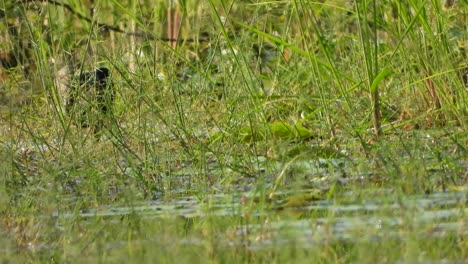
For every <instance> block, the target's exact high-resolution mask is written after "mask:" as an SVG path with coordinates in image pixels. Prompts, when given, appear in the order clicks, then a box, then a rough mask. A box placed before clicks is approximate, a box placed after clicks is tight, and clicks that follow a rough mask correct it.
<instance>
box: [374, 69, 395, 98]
mask: <svg viewBox="0 0 468 264" xmlns="http://www.w3.org/2000/svg"><path fill="white" fill-rule="evenodd" d="M391 73H392V71H390V70H389V69H387V68H385V69H383V70H382V71H381V72H380V73H379V74H378V75H377V76H376V77H375V79H374V81H373V82H372V85H371V87H370V91H371V93H375V91H377V87H379V84H380V82H381V81H382V80H383V78H385V77H387V76H388V75H390V74H391Z"/></svg>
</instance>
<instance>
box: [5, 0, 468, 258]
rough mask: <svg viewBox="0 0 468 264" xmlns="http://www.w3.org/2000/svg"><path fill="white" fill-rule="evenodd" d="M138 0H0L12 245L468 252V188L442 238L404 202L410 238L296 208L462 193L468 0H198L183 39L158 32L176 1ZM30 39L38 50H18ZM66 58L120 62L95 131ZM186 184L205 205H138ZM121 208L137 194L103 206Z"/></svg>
mask: <svg viewBox="0 0 468 264" xmlns="http://www.w3.org/2000/svg"><path fill="white" fill-rule="evenodd" d="M447 2H449V1H447ZM86 3H87V2H86ZM132 3H133V5H130V4H129V3H126V2H118V1H96V2H95V6H94V7H91V6H89V5H88V4H85V2H82V1H68V4H69V7H70V8H71V9H66V8H65V7H64V6H62V5H57V4H53V3H52V2H49V3H44V4H40V2H35V1H25V2H24V3H21V4H17V5H15V4H14V1H3V2H2V7H1V8H2V11H4V12H2V13H1V15H2V19H3V21H4V23H3V24H2V28H1V31H2V32H4V33H5V34H4V35H5V36H6V37H2V54H1V55H2V56H0V58H1V59H2V65H1V66H2V69H1V78H2V82H1V86H2V90H1V94H0V96H1V98H0V99H1V100H0V102H2V106H1V121H2V122H1V124H0V126H1V127H0V130H1V131H2V133H1V134H0V143H1V145H0V147H1V148H2V151H1V155H2V156H1V157H0V159H1V160H2V161H1V163H0V166H1V169H2V171H3V172H4V173H3V175H4V177H3V178H2V183H3V184H2V187H1V190H2V195H1V196H0V201H1V207H0V208H1V216H2V223H1V228H0V231H1V233H6V234H8V240H7V241H2V242H1V243H2V246H3V245H5V246H4V248H5V249H4V253H5V254H0V255H2V256H3V257H2V260H14V261H19V262H20V261H26V262H43V261H51V262H65V261H73V262H75V261H76V262H89V261H91V262H95V261H103V262H117V261H120V260H122V259H128V260H131V261H132V262H133V261H134V262H154V260H155V259H157V260H158V262H191V263H192V262H206V260H207V259H211V260H212V261H213V262H239V261H243V262H267V261H268V262H307V263H310V262H317V263H321V262H323V263H330V262H337V263H348V262H362V263H375V262H377V261H378V262H388V263H394V262H398V261H403V262H408V263H418V262H425V260H435V261H438V260H443V259H448V260H453V261H458V260H460V261H466V259H467V258H468V256H467V255H466V251H465V250H464V249H465V248H466V241H464V239H463V236H466V231H464V227H465V226H466V223H463V214H466V209H465V208H466V199H465V200H463V199H462V200H461V201H460V202H459V204H458V205H457V206H456V208H458V209H459V210H460V218H457V219H454V221H458V222H462V223H461V224H460V226H461V227H460V228H459V229H458V230H449V231H447V232H446V233H445V235H444V236H442V237H440V238H438V237H436V236H431V234H432V233H436V231H437V228H438V227H437V225H436V224H437V222H435V223H430V224H428V225H427V226H413V225H412V223H413V222H412V219H413V218H415V217H416V216H415V213H414V208H405V207H404V206H403V207H399V209H396V210H387V209H383V208H384V206H383V207H382V210H380V211H377V212H376V213H375V214H376V217H382V218H385V217H387V216H388V217H391V216H393V215H394V214H397V215H399V216H401V217H402V219H403V220H405V221H406V222H404V223H406V224H404V225H401V226H399V227H398V228H401V229H402V230H401V234H402V235H401V236H400V237H397V238H395V237H392V236H390V235H388V237H386V236H385V234H384V235H382V234H381V233H379V232H378V230H376V229H373V228H371V227H368V228H363V227H362V229H359V228H357V229H356V230H353V232H355V233H354V236H352V237H351V238H350V239H346V240H343V241H340V240H339V239H334V236H333V234H332V231H330V230H332V229H331V228H332V225H333V223H334V222H335V221H337V219H339V218H340V217H341V215H339V214H337V213H336V212H335V211H333V210H331V209H330V210H329V211H319V210H316V209H310V210H306V211H305V212H304V211H301V210H295V208H296V207H299V208H301V207H303V206H307V205H310V204H314V203H315V202H317V203H320V202H321V201H325V202H331V203H333V205H336V206H340V205H346V204H349V203H350V201H349V200H350V198H349V196H347V194H348V193H350V192H351V193H352V197H354V198H353V199H352V200H353V202H356V203H358V204H359V203H360V201H369V200H374V199H375V200H378V201H382V200H383V203H384V204H387V203H388V205H392V204H394V203H395V201H398V202H399V201H405V200H406V199H407V198H408V197H411V195H420V194H423V193H426V194H430V193H434V192H440V191H448V190H459V189H461V190H462V191H465V192H466V188H465V189H463V187H460V186H463V185H465V184H466V183H467V174H466V166H467V162H466V146H467V137H466V132H465V131H466V115H467V109H468V107H467V105H466V104H467V100H466V96H467V93H466V85H467V84H466V81H464V79H463V78H465V79H466V76H465V75H466V68H467V65H466V40H465V39H466V25H465V21H464V19H463V17H466V8H463V7H464V6H466V4H465V3H464V2H463V1H458V2H457V3H456V4H455V6H453V7H450V3H448V4H447V3H442V2H439V1H432V2H427V1H409V2H408V3H406V2H405V3H402V2H400V1H386V2H382V3H380V2H378V1H370V2H369V3H368V4H367V5H366V4H361V3H360V2H359V1H356V2H351V1H327V2H325V3H319V2H310V1H280V2H266V1H265V2H264V1H262V2H258V3H244V2H237V1H214V0H210V1H206V2H203V1H190V0H187V1H181V3H180V6H178V7H176V11H175V12H179V15H180V17H181V20H180V28H179V31H178V37H179V38H180V39H179V41H178V42H177V45H176V46H175V47H172V46H171V45H169V43H167V42H165V41H160V40H158V38H164V37H165V36H164V32H165V29H166V25H167V12H166V11H167V8H169V6H168V4H167V3H166V2H165V1H156V4H154V3H150V1H139V2H136V1H134V2H132ZM70 10H74V13H73V12H71V11H70ZM80 16H82V17H87V18H89V19H88V20H85V19H80V18H79V17H80ZM105 24H107V25H111V26H114V27H118V28H120V29H122V30H123V31H126V32H129V31H131V32H133V33H135V31H136V33H137V34H133V35H131V34H125V33H122V32H118V31H115V30H111V29H109V28H107V27H105V26H104V25H105ZM13 29H16V31H15V30H13ZM206 35H208V36H209V40H210V41H208V42H206V41H205V36H206ZM202 36H203V37H202ZM19 40H21V42H19ZM188 40H190V41H188ZM23 42H26V43H29V44H30V45H32V46H33V47H32V48H31V47H30V45H29V46H28V45H24V44H19V43H23ZM254 45H256V47H265V49H267V48H268V49H273V50H274V51H275V52H274V53H275V54H276V55H277V56H276V57H275V58H274V59H268V60H266V59H265V58H266V57H262V56H256V55H255V53H256V52H257V53H258V50H257V51H255V49H254V48H253V47H254ZM12 50H13V51H15V52H16V53H11V52H10V51H12ZM18 54H29V57H28V60H27V61H24V59H22V60H23V61H20V62H21V63H20V65H19V66H16V67H10V66H8V65H7V64H5V59H4V58H6V57H7V55H8V56H13V55H15V56H16V57H18V58H20V57H21V56H19V55H18ZM23 57H24V56H23ZM23 57H21V58H23ZM30 65H34V66H30ZM67 65H68V66H69V65H72V66H74V68H75V70H76V71H78V73H79V72H83V71H87V70H93V69H95V68H97V67H100V66H106V67H108V68H110V69H111V70H112V79H113V85H114V87H115V89H116V95H117V97H116V102H115V105H114V109H113V115H112V117H111V118H110V120H109V122H107V123H106V126H105V128H104V129H103V133H102V135H100V136H99V138H98V139H96V138H95V137H94V136H93V134H92V133H91V132H90V131H89V130H86V129H82V128H79V127H76V126H75V125H74V122H73V121H74V120H71V118H70V117H69V116H68V115H67V114H66V113H64V111H63V108H64V105H63V98H62V97H63V95H62V94H61V91H60V89H59V87H58V85H57V79H58V77H60V76H59V72H60V69H62V68H63V67H64V66H67ZM464 76H465V77H464ZM376 135H378V137H376ZM319 160H324V162H322V163H323V164H322V163H320V164H318V163H319ZM335 160H339V161H340V162H341V161H343V160H344V161H343V162H344V164H345V165H343V166H342V165H336V164H335V163H334V162H335ZM311 164H313V165H311ZM317 164H318V165H317ZM315 165H317V166H322V167H323V168H324V169H323V170H322V169H321V170H318V169H317V170H315V169H313V170H312V171H311V169H310V168H311V167H312V168H315V167H314V166H315ZM369 189H370V190H376V192H373V193H372V194H368V193H367V190H369ZM381 189H383V190H386V189H390V190H391V191H390V195H389V194H388V192H382V193H380V192H379V190H381ZM217 195H224V196H222V197H224V198H223V199H224V200H223V202H222V203H220V204H218V203H217V202H216V198H215V197H217ZM187 197H189V199H195V200H196V201H197V204H198V206H199V207H197V210H200V211H201V212H202V213H203V214H201V215H200V214H196V215H190V214H187V215H184V214H183V213H178V211H175V210H174V211H171V210H168V211H167V213H165V214H163V215H162V216H158V217H156V216H151V214H146V212H144V211H138V210H136V209H132V208H138V204H139V203H141V202H145V201H146V202H147V201H154V202H159V201H163V202H164V204H169V205H170V204H172V203H174V204H175V203H177V202H179V201H180V200H179V199H181V200H182V201H183V200H184V199H188V198H187ZM225 205H232V207H229V209H226V210H227V212H229V213H228V214H224V215H221V216H220V215H218V214H217V213H216V212H217V211H216V209H217V208H218V207H217V206H219V207H221V208H224V207H223V206H225ZM109 208H110V209H112V208H130V209H132V210H130V212H129V213H127V214H122V215H118V216H115V215H112V214H110V215H106V216H105V215H100V214H99V212H100V211H106V210H107V209H109ZM182 208H183V206H182ZM416 208H417V205H416ZM114 211H115V212H118V210H117V209H116V210H114ZM88 212H91V213H92V212H96V214H95V215H94V216H93V217H85V216H84V215H86V214H87V213H88ZM115 212H114V213H115ZM363 214H364V215H365V213H363ZM315 219H326V220H327V221H326V223H325V222H315ZM297 220H309V221H310V223H309V225H308V226H307V227H306V228H304V230H309V229H310V230H315V231H317V230H320V232H324V233H323V234H322V236H321V237H319V238H318V239H317V240H314V243H311V240H305V241H303V240H301V239H299V237H300V236H299V234H297V233H294V232H297V230H296V231H295V230H290V229H287V228H285V230H284V231H282V232H280V235H278V233H276V232H277V231H276V230H275V229H274V228H273V226H274V225H275V223H276V222H280V221H284V222H288V221H290V222H291V223H295V222H294V221H297ZM320 221H324V220H320ZM431 224H433V225H434V228H433V229H432V226H431ZM327 230H328V231H327ZM385 231H387V232H389V234H390V233H391V232H390V231H391V230H387V229H386V230H385ZM317 232H318V231H317ZM327 232H329V233H327ZM346 234H349V233H346ZM373 234H374V235H379V236H381V239H380V240H378V243H373V242H370V241H372V238H373V236H372V235H373ZM362 237H365V238H368V239H367V240H366V239H361V238H362ZM421 237H423V238H426V237H428V239H422V238H421ZM284 241H287V243H283V242H284ZM12 252H14V253H12Z"/></svg>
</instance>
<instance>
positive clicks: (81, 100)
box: [65, 67, 115, 133]
mask: <svg viewBox="0 0 468 264" xmlns="http://www.w3.org/2000/svg"><path fill="white" fill-rule="evenodd" d="M114 100H115V91H114V88H113V86H112V81H111V79H110V71H109V69H108V68H105V67H100V68H98V69H96V70H94V71H90V72H85V73H81V74H79V75H76V76H73V77H72V79H71V80H70V82H69V84H68V94H67V97H66V100H65V110H66V113H67V114H68V115H69V116H70V118H71V119H72V120H73V122H75V123H76V124H77V125H78V126H81V127H83V128H87V127H89V128H91V129H92V131H93V132H94V133H97V132H99V131H100V130H101V129H102V127H103V125H104V120H106V119H109V118H110V115H111V114H112V105H113V104H114Z"/></svg>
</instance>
